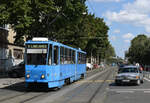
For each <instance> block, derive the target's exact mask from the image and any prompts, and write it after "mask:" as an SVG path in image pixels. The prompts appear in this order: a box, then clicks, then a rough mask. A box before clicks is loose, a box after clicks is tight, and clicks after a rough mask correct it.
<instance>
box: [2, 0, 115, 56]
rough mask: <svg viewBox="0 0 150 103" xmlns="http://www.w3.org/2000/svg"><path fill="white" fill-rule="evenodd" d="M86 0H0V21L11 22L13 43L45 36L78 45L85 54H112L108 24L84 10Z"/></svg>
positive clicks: (74, 45)
mask: <svg viewBox="0 0 150 103" xmlns="http://www.w3.org/2000/svg"><path fill="white" fill-rule="evenodd" d="M85 1H86V0H0V2H1V3H0V12H1V13H0V23H1V24H11V26H12V28H13V29H14V30H15V31H16V33H17V35H16V36H15V38H16V40H15V43H17V44H23V42H22V41H23V37H24V36H25V37H26V38H27V40H28V39H31V38H32V37H48V38H49V39H51V40H57V41H58V42H61V43H64V44H66V45H70V46H72V47H76V48H81V49H82V50H85V51H87V55H88V56H89V55H90V53H91V52H93V54H94V56H96V55H97V54H100V55H99V56H100V58H106V57H109V56H114V55H115V53H114V49H113V47H112V46H111V44H110V42H109V40H108V34H107V33H108V30H109V28H108V26H107V25H106V24H105V22H104V20H103V19H102V18H98V17H95V16H94V15H93V14H90V13H89V14H88V10H87V7H86V5H85Z"/></svg>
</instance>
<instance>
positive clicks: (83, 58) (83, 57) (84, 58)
mask: <svg viewBox="0 0 150 103" xmlns="http://www.w3.org/2000/svg"><path fill="white" fill-rule="evenodd" d="M85 63H86V55H85V54H83V53H82V64H85Z"/></svg>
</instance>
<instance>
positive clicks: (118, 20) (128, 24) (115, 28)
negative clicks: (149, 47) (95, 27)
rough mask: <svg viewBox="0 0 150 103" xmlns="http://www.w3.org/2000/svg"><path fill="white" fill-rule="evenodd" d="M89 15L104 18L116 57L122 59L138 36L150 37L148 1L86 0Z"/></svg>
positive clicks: (149, 6) (149, 8)
mask: <svg viewBox="0 0 150 103" xmlns="http://www.w3.org/2000/svg"><path fill="white" fill-rule="evenodd" d="M86 5H87V6H88V10H89V13H94V14H95V16H96V17H100V18H104V21H105V22H106V24H107V26H109V32H108V35H109V41H110V43H111V44H112V46H113V47H114V49H115V52H116V55H117V56H119V57H122V58H124V55H125V51H127V50H128V48H129V47H130V41H131V40H132V39H133V38H134V37H136V36H137V35H139V34H145V35H147V36H148V37H149V36H150V0H87V1H86Z"/></svg>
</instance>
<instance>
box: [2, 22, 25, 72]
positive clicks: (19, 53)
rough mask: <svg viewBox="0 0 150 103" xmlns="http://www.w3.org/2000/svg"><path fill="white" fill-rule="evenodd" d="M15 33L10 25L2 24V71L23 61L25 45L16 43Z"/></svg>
mask: <svg viewBox="0 0 150 103" xmlns="http://www.w3.org/2000/svg"><path fill="white" fill-rule="evenodd" d="M15 35H16V33H15V32H14V31H13V29H11V28H10V26H9V25H0V73H5V72H6V71H7V70H9V69H11V67H12V66H14V65H17V64H19V63H20V62H22V61H23V58H24V46H18V45H15V44H14V41H15V39H14V36H15Z"/></svg>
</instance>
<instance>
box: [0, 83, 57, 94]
mask: <svg viewBox="0 0 150 103" xmlns="http://www.w3.org/2000/svg"><path fill="white" fill-rule="evenodd" d="M2 89H7V90H12V91H18V92H54V91H57V90H59V88H48V87H47V86H43V87H41V86H37V85H35V86H32V87H31V88H26V87H25V82H19V83H15V84H12V85H9V86H7V87H4V88H2Z"/></svg>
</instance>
